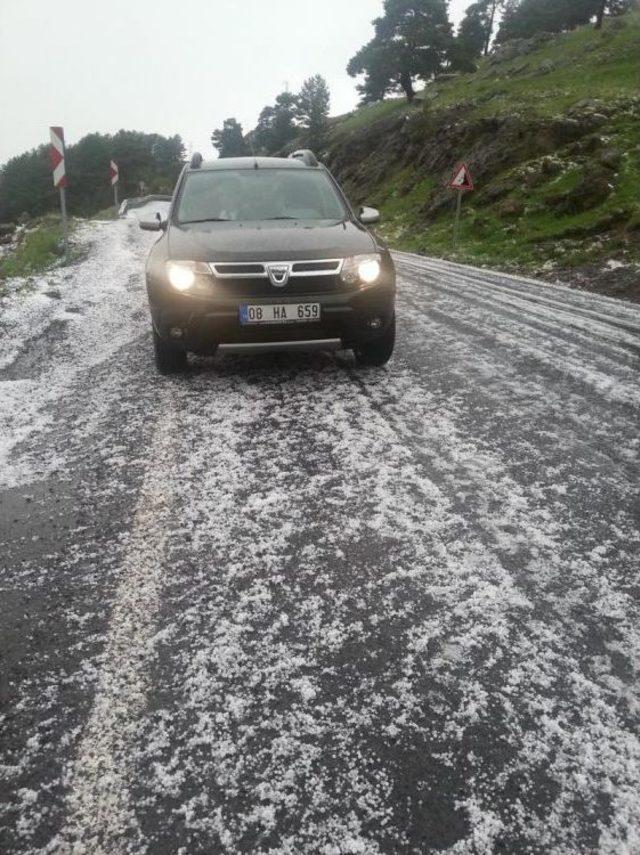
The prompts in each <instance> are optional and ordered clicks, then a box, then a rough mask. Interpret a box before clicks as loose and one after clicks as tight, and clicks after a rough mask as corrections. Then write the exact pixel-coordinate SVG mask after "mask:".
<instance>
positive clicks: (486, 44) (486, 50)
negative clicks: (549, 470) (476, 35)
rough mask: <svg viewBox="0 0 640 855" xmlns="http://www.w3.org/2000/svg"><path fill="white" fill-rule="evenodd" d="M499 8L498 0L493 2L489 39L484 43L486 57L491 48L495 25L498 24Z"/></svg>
mask: <svg viewBox="0 0 640 855" xmlns="http://www.w3.org/2000/svg"><path fill="white" fill-rule="evenodd" d="M497 8H498V0H493V3H492V5H491V19H490V21H489V27H488V30H487V38H486V39H485V43H484V55H485V56H488V54H489V48H490V47H491V36H492V35H493V28H494V26H495V23H496V11H497Z"/></svg>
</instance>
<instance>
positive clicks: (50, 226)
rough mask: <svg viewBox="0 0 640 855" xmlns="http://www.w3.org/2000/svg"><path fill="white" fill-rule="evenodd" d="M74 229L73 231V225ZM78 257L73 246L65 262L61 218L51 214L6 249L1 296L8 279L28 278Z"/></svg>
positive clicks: (1, 263) (0, 263)
mask: <svg viewBox="0 0 640 855" xmlns="http://www.w3.org/2000/svg"><path fill="white" fill-rule="evenodd" d="M70 229H73V225H72V222H71V223H70ZM77 255H78V253H77V251H76V250H74V249H73V246H72V247H71V248H70V251H69V256H68V258H67V259H66V260H65V258H64V246H63V235H62V223H61V219H60V217H58V216H55V215H53V214H49V215H47V216H46V217H41V218H39V219H37V220H35V221H32V222H29V223H28V224H26V225H25V226H23V227H21V228H20V229H18V230H17V232H16V235H15V243H14V244H13V245H12V246H9V247H6V248H5V250H4V254H3V255H2V256H0V295H2V293H3V290H4V287H3V286H4V283H5V281H6V280H7V279H10V278H12V277H23V278H28V277H30V276H33V275H35V274H37V273H42V272H43V271H45V270H48V269H49V268H51V267H54V266H58V265H60V264H62V263H65V262H66V263H68V262H69V261H72V260H74V259H75V258H76V257H77Z"/></svg>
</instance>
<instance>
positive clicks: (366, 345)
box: [354, 315, 396, 365]
mask: <svg viewBox="0 0 640 855" xmlns="http://www.w3.org/2000/svg"><path fill="white" fill-rule="evenodd" d="M395 343H396V316H395V315H394V316H393V317H392V318H391V322H390V323H389V326H388V327H387V328H386V330H385V331H384V332H383V333H382V335H381V336H380V337H379V338H374V339H372V340H371V341H365V342H362V343H361V344H358V345H356V347H355V348H354V351H355V354H356V361H357V363H358V365H386V364H387V362H388V361H389V360H390V359H391V356H392V354H393V348H394V347H395Z"/></svg>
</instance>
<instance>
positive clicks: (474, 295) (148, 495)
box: [0, 221, 640, 855]
mask: <svg viewBox="0 0 640 855" xmlns="http://www.w3.org/2000/svg"><path fill="white" fill-rule="evenodd" d="M152 239H153V237H152V236H149V235H148V234H144V233H141V232H139V231H138V230H137V229H136V228H135V224H134V223H131V222H126V221H119V222H115V223H94V224H87V225H85V226H82V227H81V229H80V240H81V241H82V242H83V243H84V244H85V245H86V246H87V247H88V255H87V257H86V258H85V260H83V261H82V262H80V263H77V264H76V265H75V266H72V267H70V268H67V269H66V270H60V271H58V272H57V273H54V274H50V275H49V276H47V277H45V278H43V279H41V280H38V281H36V283H35V288H33V289H32V290H30V291H27V292H23V293H14V294H12V295H10V296H9V297H7V298H6V299H5V300H4V302H3V303H2V304H1V306H0V323H1V326H0V484H1V486H0V610H1V611H0V700H1V705H2V706H1V710H0V851H2V852H3V853H35V852H48V853H56V855H57V853H92V854H93V853H109V855H111V853H177V852H181V853H185V855H186V853H189V855H190V853H216V852H262V853H267V852H270V853H280V852H282V853H292V855H293V853H324V855H342V853H345V854H346V853H378V852H385V853H396V852H398V853H414V852H415V853H420V852H436V851H438V852H440V851H444V852H450V853H490V852H499V851H504V852H557V853H567V852H580V853H584V852H607V853H621V852H627V853H637V852H640V830H639V829H640V674H639V663H640V619H639V618H640V615H639V605H640V572H639V571H640V567H639V563H640V558H639V556H640V501H639V492H638V483H639V481H638V476H639V474H640V465H639V459H640V443H639V426H640V421H639V418H638V416H639V405H640V384H639V382H638V379H639V374H638V369H639V368H640V310H639V308H638V307H634V306H631V305H625V304H623V303H620V302H614V301H612V300H609V299H605V298H598V297H595V296H592V295H586V294H582V293H578V292H573V291H569V290H568V289H565V288H561V287H558V288H556V287H552V286H547V285H543V284H541V283H535V282H531V281H527V280H522V279H517V278H509V277H506V276H502V275H499V274H495V273H491V272H487V271H480V270H476V269H472V268H463V267H458V266H455V265H452V264H449V263H444V262H441V261H435V260H427V259H423V258H419V257H417V256H411V255H404V254H399V255H398V256H397V264H398V270H399V306H398V311H399V342H398V348H397V354H396V356H395V358H394V360H393V361H392V363H391V364H390V365H389V366H388V367H387V368H385V369H369V370H366V371H365V370H360V369H357V368H356V367H355V366H354V364H353V361H352V359H351V358H350V357H349V356H348V355H346V354H337V355H324V354H315V355H312V356H305V355H277V356H263V357H261V358H257V357H234V358H232V357H225V358H217V359H215V360H213V361H202V362H200V363H198V364H196V365H194V366H193V367H192V368H191V370H190V372H189V373H188V375H186V376H183V377H177V378H170V379H168V378H161V377H159V376H157V375H156V373H155V370H154V368H153V366H152V362H151V355H150V351H151V345H150V340H149V334H148V327H149V325H148V319H147V313H146V308H145V294H144V290H143V277H142V267H143V259H144V257H145V255H146V252H147V250H148V247H149V243H150V240H152Z"/></svg>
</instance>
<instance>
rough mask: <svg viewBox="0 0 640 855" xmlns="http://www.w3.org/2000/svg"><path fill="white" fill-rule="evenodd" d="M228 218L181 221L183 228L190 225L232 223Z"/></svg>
mask: <svg viewBox="0 0 640 855" xmlns="http://www.w3.org/2000/svg"><path fill="white" fill-rule="evenodd" d="M230 222H231V220H229V219H228V218H227V217H203V219H201V220H180V225H181V226H187V225H189V224H190V223H230Z"/></svg>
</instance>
